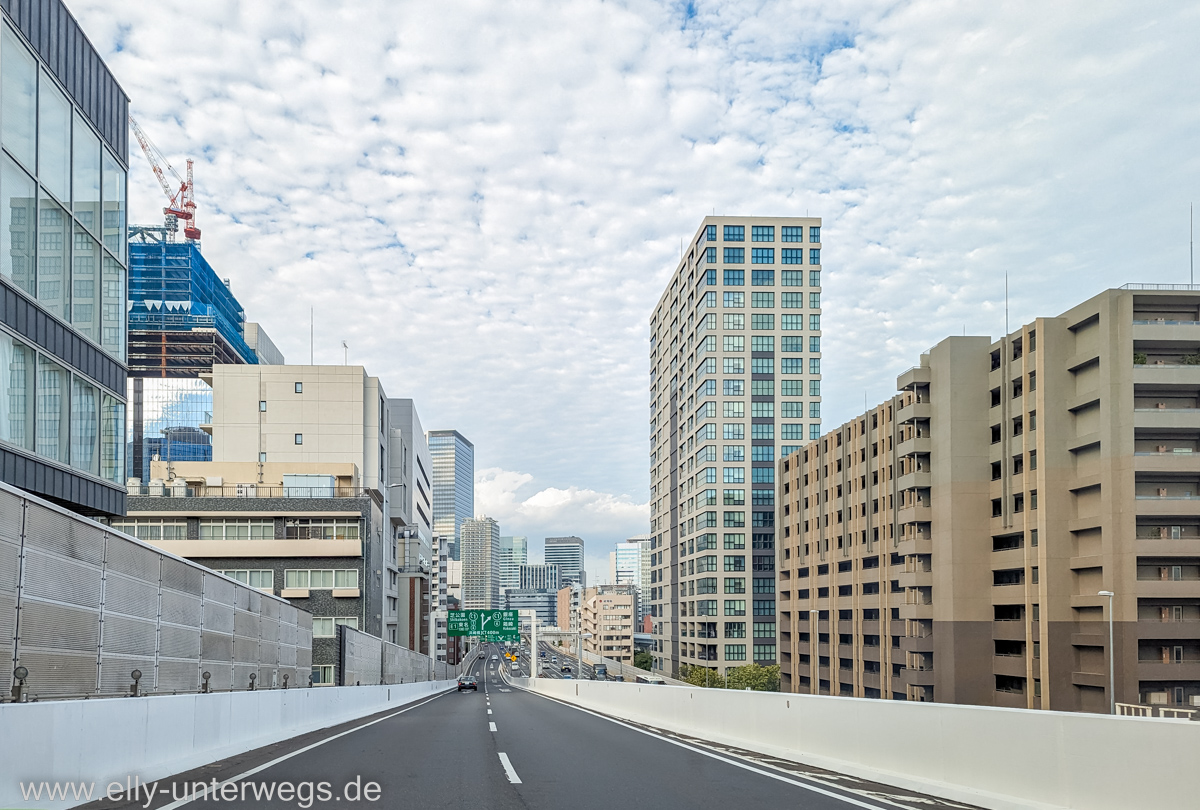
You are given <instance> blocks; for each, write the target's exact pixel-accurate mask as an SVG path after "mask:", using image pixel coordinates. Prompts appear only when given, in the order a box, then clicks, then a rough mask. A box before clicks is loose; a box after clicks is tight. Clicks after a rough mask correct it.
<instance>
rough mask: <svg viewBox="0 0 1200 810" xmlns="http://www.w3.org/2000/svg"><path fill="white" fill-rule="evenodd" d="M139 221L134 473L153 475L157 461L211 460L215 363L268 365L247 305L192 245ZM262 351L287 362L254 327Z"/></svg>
mask: <svg viewBox="0 0 1200 810" xmlns="http://www.w3.org/2000/svg"><path fill="white" fill-rule="evenodd" d="M160 231H161V229H157V228H144V227H138V226H134V227H133V228H131V229H130V241H129V311H128V319H129V385H128V390H127V394H128V397H129V412H128V419H127V421H126V431H127V435H128V437H129V447H128V452H127V454H126V456H127V458H128V469H129V471H128V476H129V477H130V478H136V479H139V481H141V482H148V481H149V480H150V462H151V461H153V460H154V459H155V457H157V458H158V459H159V460H161V461H168V462H174V461H211V460H212V437H211V436H210V435H209V433H208V432H207V430H206V428H207V427H208V425H209V424H210V423H211V422H212V410H213V392H212V388H211V387H209V385H208V383H206V382H204V381H203V380H202V379H200V376H201V375H202V374H209V373H211V372H212V369H213V365H214V364H235V365H236V364H244V363H248V364H252V365H253V364H258V363H260V362H266V361H265V360H263V359H262V356H260V353H259V351H258V349H257V348H254V347H251V345H250V341H248V340H247V324H246V318H245V313H244V311H243V309H242V305H241V304H240V303H239V302H238V300H237V298H236V297H235V296H234V295H233V293H232V291H231V290H230V288H229V285H228V283H227V282H226V281H224V280H222V279H221V278H220V277H219V276H218V275H217V273H216V271H215V270H214V269H213V268H212V266H211V265H210V264H209V263H208V261H207V260H205V258H204V256H203V255H201V253H200V246H199V245H197V244H195V243H192V242H168V241H164V240H163V239H162V237H161V235H159V233H160ZM250 326H252V327H253V328H252V330H251V332H252V334H251V336H250V337H251V340H252V341H253V342H254V344H255V347H260V348H262V349H263V352H262V355H264V356H267V357H270V358H271V359H278V360H280V361H282V359H283V356H282V355H281V354H279V351H278V350H277V349H275V347H274V344H272V343H271V341H270V338H268V337H267V335H266V332H264V331H263V330H262V328H261V327H260V326H258V325H257V324H251V325H250Z"/></svg>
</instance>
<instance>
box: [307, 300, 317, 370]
mask: <svg viewBox="0 0 1200 810" xmlns="http://www.w3.org/2000/svg"><path fill="white" fill-rule="evenodd" d="M314 323H315V316H314V315H313V308H312V307H309V308H308V364H309V365H310V366H315V365H316V363H314V362H313V332H314V330H315V328H316V327H315V326H314V325H313V324H314Z"/></svg>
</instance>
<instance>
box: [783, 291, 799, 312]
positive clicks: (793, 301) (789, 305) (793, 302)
mask: <svg viewBox="0 0 1200 810" xmlns="http://www.w3.org/2000/svg"><path fill="white" fill-rule="evenodd" d="M780 304H781V305H782V306H783V308H784V309H804V293H783V294H782V295H781V296H780Z"/></svg>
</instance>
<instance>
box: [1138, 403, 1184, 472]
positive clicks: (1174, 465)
mask: <svg viewBox="0 0 1200 810" xmlns="http://www.w3.org/2000/svg"><path fill="white" fill-rule="evenodd" d="M1195 424H1197V425H1200V411H1197V412H1196V418H1195ZM1133 469H1134V472H1148V473H1157V472H1164V473H1182V472H1195V471H1196V470H1197V469H1200V453H1194V452H1192V450H1191V448H1176V449H1174V450H1168V451H1165V452H1151V453H1147V452H1142V453H1134V454H1133Z"/></svg>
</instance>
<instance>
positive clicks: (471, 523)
mask: <svg viewBox="0 0 1200 810" xmlns="http://www.w3.org/2000/svg"><path fill="white" fill-rule="evenodd" d="M459 534H460V537H461V543H462V546H461V549H462V551H461V553H462V594H463V596H462V603H463V608H464V609H465V610H492V609H499V608H500V606H501V605H502V604H503V602H502V601H501V599H500V524H499V523H497V522H496V521H494V520H492V519H491V518H490V517H477V518H472V519H470V520H464V521H463V523H462V527H461V528H460V531H459Z"/></svg>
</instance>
